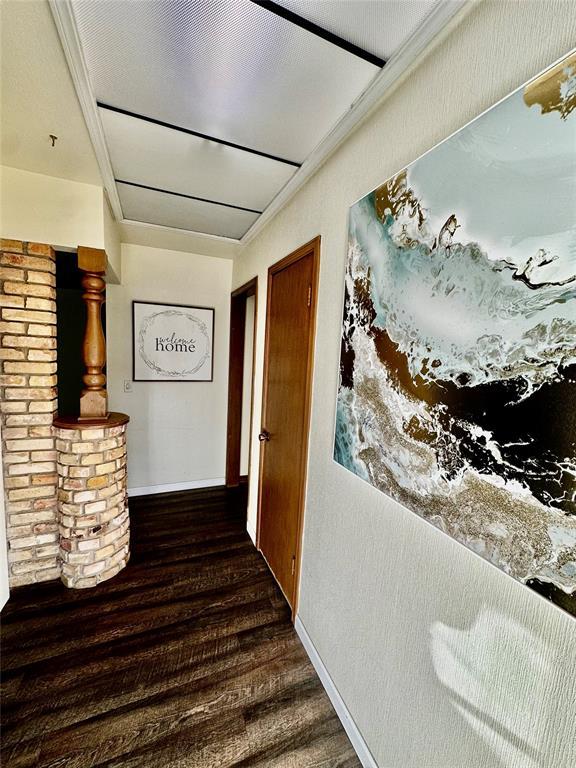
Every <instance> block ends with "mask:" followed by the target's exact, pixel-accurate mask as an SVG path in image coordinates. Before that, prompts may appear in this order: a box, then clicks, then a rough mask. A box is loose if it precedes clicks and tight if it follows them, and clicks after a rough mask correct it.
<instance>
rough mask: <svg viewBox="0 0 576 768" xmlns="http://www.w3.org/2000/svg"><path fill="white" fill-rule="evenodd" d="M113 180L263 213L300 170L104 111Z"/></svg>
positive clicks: (102, 110) (101, 110)
mask: <svg viewBox="0 0 576 768" xmlns="http://www.w3.org/2000/svg"><path fill="white" fill-rule="evenodd" d="M99 113H100V119H101V121H102V126H103V128H104V135H105V138H106V144H107V146H108V152H109V154H110V159H111V162H112V168H113V171H114V175H115V177H116V178H117V179H122V180H123V181H133V182H138V183H139V184H145V185H147V186H150V187H159V188H161V189H166V190H170V191H173V192H183V193H184V194H187V195H193V196H194V197H202V198H208V199H209V200H214V201H216V202H221V203H230V204H232V205H237V206H241V207H244V208H252V209H255V210H257V211H263V210H264V208H266V206H267V205H268V203H270V201H271V200H272V198H273V197H274V196H275V195H276V194H277V192H279V190H280V189H281V188H282V187H283V186H284V184H285V183H286V182H287V181H288V179H290V177H291V176H293V175H294V173H295V171H296V170H297V168H295V167H294V166H293V165H286V164H285V163H279V162H277V161H275V160H270V159H269V158H267V157H262V156H260V155H254V154H252V153H250V152H243V151H242V150H239V149H233V148H231V147H228V146H226V145H223V144H218V143H216V142H213V141H208V140H206V139H200V138H198V137H197V136H191V135H189V134H187V133H181V132H180V131H173V130H171V129H170V128H165V127H164V126H161V125H156V124H155V123H149V122H146V121H144V120H138V119H136V118H133V117H129V116H127V115H123V114H119V113H118V112H112V111H111V110H108V109H100V110H99Z"/></svg>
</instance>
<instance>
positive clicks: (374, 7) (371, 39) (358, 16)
mask: <svg viewBox="0 0 576 768" xmlns="http://www.w3.org/2000/svg"><path fill="white" fill-rule="evenodd" d="M278 1H279V3H280V4H281V5H282V6H284V7H285V8H287V9H288V10H290V11H293V12H294V13H297V14H299V15H300V16H303V17H304V18H305V19H308V21H311V22H313V23H315V24H317V25H318V26H319V27H322V28H323V29H326V30H328V31H329V32H332V33H334V34H336V35H338V36H339V37H343V38H345V39H346V40H349V41H350V42H351V43H354V44H355V45H357V46H359V47H360V48H362V49H364V50H365V51H369V52H370V53H373V54H375V55H376V56H379V57H380V58H382V59H384V60H386V59H389V58H390V57H391V56H392V55H393V54H394V53H395V51H396V50H397V49H398V48H399V46H400V45H401V44H402V43H403V42H404V41H405V40H406V39H407V38H408V37H409V36H410V34H411V33H412V32H413V31H414V30H415V29H416V28H417V27H418V25H419V24H421V23H422V21H424V19H425V18H426V16H427V15H428V14H429V13H430V12H431V11H432V10H433V8H434V6H437V5H438V0H278Z"/></svg>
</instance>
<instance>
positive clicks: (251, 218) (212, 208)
mask: <svg viewBox="0 0 576 768" xmlns="http://www.w3.org/2000/svg"><path fill="white" fill-rule="evenodd" d="M117 187H118V194H119V196H120V202H121V204H122V211H123V213H124V218H126V219H128V220H130V221H143V222H146V223H148V224H160V225H161V226H163V227H174V228H176V229H186V230H191V231H192V232H204V233H206V234H210V235H220V236H221V237H231V238H235V239H239V238H240V237H242V235H243V234H244V233H245V232H247V231H248V229H249V228H250V227H251V226H252V224H253V223H254V222H255V221H256V219H257V218H258V214H256V213H248V212H247V211H240V210H237V209H235V208H227V207H225V206H222V205H215V204H213V203H204V202H200V201H198V200H190V199H189V198H186V197H178V196H176V195H169V194H166V193H164V192H156V191H151V190H148V189H141V188H140V187H133V186H129V185H127V184H117Z"/></svg>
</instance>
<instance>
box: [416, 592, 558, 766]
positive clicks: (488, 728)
mask: <svg viewBox="0 0 576 768" xmlns="http://www.w3.org/2000/svg"><path fill="white" fill-rule="evenodd" d="M430 636H431V648H430V652H431V656H432V663H433V665H434V670H435V672H436V675H437V677H438V679H439V680H440V682H441V684H442V685H443V686H444V688H445V689H447V693H448V698H449V700H450V703H451V704H452V706H453V707H454V708H455V709H456V710H457V712H458V713H459V714H460V716H461V717H462V718H463V719H464V720H465V721H466V723H467V724H468V725H469V726H470V727H471V728H472V729H473V730H474V732H475V733H476V734H477V735H478V736H479V737H480V738H481V739H482V740H483V741H484V742H485V743H486V745H487V746H488V747H489V748H490V749H491V750H492V751H493V752H494V758H495V759H494V763H493V764H492V766H493V768H496V767H497V766H502V768H512V767H513V768H541V766H542V765H543V763H542V761H541V759H540V758H541V755H547V756H548V755H554V754H558V756H559V761H558V763H554V764H557V765H558V766H560V764H562V765H570V764H572V763H571V762H570V759H571V758H570V756H569V755H567V754H566V751H569V750H570V749H571V747H570V745H569V744H566V743H564V744H561V743H554V742H557V741H558V732H557V729H556V728H555V726H554V721H555V717H554V715H555V713H554V712H552V711H551V710H552V709H553V708H554V707H558V706H559V707H560V708H561V705H562V703H561V702H560V703H558V702H554V701H551V700H550V696H549V694H548V692H549V691H550V690H552V689H553V688H554V686H553V685H552V682H553V677H554V674H555V665H554V663H553V660H554V659H555V658H556V656H557V655H558V654H554V652H553V651H554V649H551V648H550V644H549V643H547V642H546V641H544V640H543V639H542V638H540V637H537V636H536V635H534V634H533V633H532V632H530V631H529V630H527V629H526V628H525V627H523V626H522V625H520V624H519V623H517V622H515V621H514V620H512V619H510V618H509V617H507V616H505V615H503V614H500V613H498V612H497V611H495V610H493V609H490V608H487V607H486V606H484V607H483V608H482V609H481V610H480V612H479V613H478V615H477V616H476V619H475V621H474V623H473V624H472V626H471V627H469V628H468V629H463V630H461V629H456V628H454V627H449V626H447V625H445V624H443V623H442V622H440V621H436V622H434V623H433V624H432V625H431V628H430ZM489 713H490V714H489ZM557 714H558V716H560V712H558V713H557ZM496 760H498V762H496ZM563 760H568V762H566V763H564V762H563ZM546 764H547V765H549V764H551V763H548V762H546Z"/></svg>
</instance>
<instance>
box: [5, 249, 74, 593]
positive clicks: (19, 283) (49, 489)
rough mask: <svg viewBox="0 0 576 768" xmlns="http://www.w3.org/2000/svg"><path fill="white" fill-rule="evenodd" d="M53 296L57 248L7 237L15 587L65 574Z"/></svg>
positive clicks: (8, 490) (9, 514)
mask: <svg viewBox="0 0 576 768" xmlns="http://www.w3.org/2000/svg"><path fill="white" fill-rule="evenodd" d="M55 298H56V264H55V261H54V251H53V250H52V248H50V246H48V245H41V244H39V243H24V242H20V241H17V240H2V248H1V252H0V427H1V433H2V442H3V446H2V447H3V462H2V463H3V472H4V489H5V503H6V522H7V530H6V533H7V539H8V562H9V568H10V586H11V587H17V586H19V585H21V584H31V583H33V582H37V581H47V580H50V579H57V578H58V576H59V575H60V564H59V562H58V522H57V514H58V513H57V508H56V485H57V476H56V452H55V450H54V436H53V432H52V419H53V415H54V411H55V410H56V302H55Z"/></svg>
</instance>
